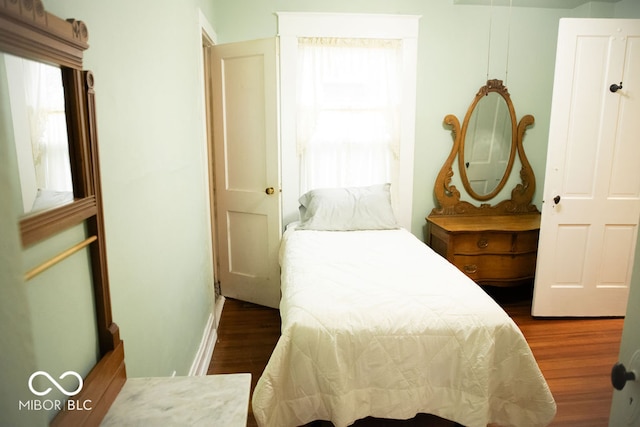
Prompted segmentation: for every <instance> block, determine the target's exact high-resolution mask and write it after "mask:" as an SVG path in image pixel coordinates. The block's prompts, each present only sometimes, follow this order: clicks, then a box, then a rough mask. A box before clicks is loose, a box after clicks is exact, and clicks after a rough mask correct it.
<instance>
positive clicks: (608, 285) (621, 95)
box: [532, 19, 640, 316]
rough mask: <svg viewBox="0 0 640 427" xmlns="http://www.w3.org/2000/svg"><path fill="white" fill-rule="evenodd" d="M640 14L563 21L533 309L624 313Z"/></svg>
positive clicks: (638, 154)
mask: <svg viewBox="0 0 640 427" xmlns="http://www.w3.org/2000/svg"><path fill="white" fill-rule="evenodd" d="M639 23H640V21H635V20H609V19H562V20H561V21H560V30H559V35H558V50H557V59H556V74H555V80H554V93H553V100H552V108H551V123H550V129H549V147H548V153H547V169H546V174H545V188H544V194H543V198H544V201H543V206H542V220H541V229H540V244H539V250H538V263H537V271H536V281H535V288H534V301H533V307H532V313H533V315H536V316H622V315H624V313H625V310H626V301H627V294H628V291H629V282H630V275H631V269H632V267H633V262H632V261H633V256H634V251H635V245H636V235H637V228H638V219H639V217H640V192H639V191H638V189H640V184H639V182H640V168H638V167H637V165H634V163H636V162H637V159H638V158H640V147H638V145H639V144H637V135H638V134H639V131H640V129H639V128H638V124H637V122H638V119H637V117H640V116H639V115H638V114H639V113H640V111H639V110H638V109H639V108H640V104H639V102H638V98H637V95H635V94H637V93H638V91H640V74H639V73H638V71H640V70H638V63H639V62H640V61H639V60H638V58H636V57H637V56H638V47H637V46H638V35H640V25H639ZM620 82H623V84H622V86H623V88H622V89H620V90H618V91H611V90H610V86H611V85H612V84H613V83H616V84H619V83H620ZM632 117H634V118H632ZM631 159H633V160H631ZM556 196H560V198H559V199H558V200H557V201H555V200H554V198H556Z"/></svg>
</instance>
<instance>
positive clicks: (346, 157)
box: [296, 38, 402, 192]
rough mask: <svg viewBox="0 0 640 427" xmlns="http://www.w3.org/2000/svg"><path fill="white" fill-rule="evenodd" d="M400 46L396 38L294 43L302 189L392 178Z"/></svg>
mask: <svg viewBox="0 0 640 427" xmlns="http://www.w3.org/2000/svg"><path fill="white" fill-rule="evenodd" d="M401 47H402V43H401V41H400V40H380V39H344V38H299V39H298V74H297V120H296V122H297V123H296V125H297V147H298V157H299V158H300V191H301V192H305V191H307V190H311V189H313V188H323V187H349V186H363V185H370V184H382V183H386V182H391V181H393V177H394V176H395V175H396V173H397V169H398V153H399V145H400V127H399V117H400V102H401V97H402V93H401V91H400V88H401V80H400V75H401V64H402V63H401V59H402V56H401V52H402V51H401Z"/></svg>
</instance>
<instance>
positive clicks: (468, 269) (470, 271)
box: [463, 264, 478, 274]
mask: <svg viewBox="0 0 640 427" xmlns="http://www.w3.org/2000/svg"><path fill="white" fill-rule="evenodd" d="M463 268H464V272H465V273H467V274H473V273H477V272H478V266H477V265H476V264H467V265H465V266H464V267H463Z"/></svg>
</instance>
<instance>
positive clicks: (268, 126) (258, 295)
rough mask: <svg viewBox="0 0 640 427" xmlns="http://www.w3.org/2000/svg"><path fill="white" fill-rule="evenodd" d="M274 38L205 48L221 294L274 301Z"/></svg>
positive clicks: (276, 146)
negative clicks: (209, 58)
mask: <svg viewBox="0 0 640 427" xmlns="http://www.w3.org/2000/svg"><path fill="white" fill-rule="evenodd" d="M276 46H277V40H276V39H275V38H270V39H263V40H252V41H246V42H239V43H229V44H222V45H216V46H213V48H212V51H213V139H214V140H213V145H214V158H215V159H214V165H213V167H214V170H215V201H216V207H215V211H216V225H217V229H216V234H217V236H218V242H217V246H218V254H219V266H218V267H219V268H218V270H219V271H218V279H219V280H220V287H221V291H222V295H224V296H226V297H231V298H237V299H241V300H244V301H249V302H253V303H256V304H260V305H265V306H268V307H274V308H276V307H278V305H279V303H280V267H279V265H278V248H279V245H280V236H281V229H282V227H281V219H280V218H281V215H280V177H279V175H280V172H279V171H280V164H279V140H278V102H277V89H278V80H277V76H278V74H277V61H276V59H277V56H276Z"/></svg>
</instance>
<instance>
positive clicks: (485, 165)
mask: <svg viewBox="0 0 640 427" xmlns="http://www.w3.org/2000/svg"><path fill="white" fill-rule="evenodd" d="M444 122H445V124H447V125H448V126H451V128H452V135H453V146H452V147H451V152H450V154H449V156H448V157H447V159H446V161H445V163H444V165H443V166H442V169H441V170H440V173H439V174H438V176H437V178H436V182H435V188H434V193H435V197H436V200H437V205H438V206H436V207H435V208H434V209H433V210H432V211H431V214H430V215H429V216H428V217H427V218H426V219H427V223H428V225H429V227H428V233H427V244H428V245H429V246H431V247H432V248H433V249H434V250H435V251H436V252H437V253H439V254H440V255H442V256H443V257H445V258H447V259H448V260H449V261H451V263H453V264H454V265H455V266H456V267H458V268H459V269H460V270H461V271H462V272H464V273H465V274H466V275H467V276H469V277H470V278H472V279H473V280H475V281H476V282H477V283H479V284H482V285H491V286H515V285H520V284H525V283H529V284H532V283H533V278H534V275H535V269H536V257H537V249H538V234H539V230H540V212H539V211H538V209H537V208H536V206H535V205H533V204H532V203H531V201H532V199H533V194H534V191H535V176H534V174H533V170H532V169H531V165H530V164H529V161H528V160H527V156H526V154H525V152H524V146H523V141H522V140H523V137H524V133H525V130H526V129H527V127H529V126H531V125H532V124H533V123H534V118H533V116H531V115H525V116H523V117H522V118H521V119H520V121H517V118H516V113H515V109H514V107H513V103H512V102H511V97H510V95H509V92H508V91H507V88H506V87H505V86H504V85H503V83H502V81H501V80H489V81H487V84H486V85H484V86H482V87H481V88H480V90H479V91H478V93H477V94H476V95H475V97H474V99H473V101H472V103H471V105H470V106H469V109H468V110H467V113H466V115H465V118H464V121H463V123H462V126H460V122H459V121H458V119H457V117H456V116H454V115H453V114H450V115H447V116H446V117H445V120H444ZM518 166H519V169H520V170H519V181H518V180H517V179H516V180H514V179H513V178H514V174H515V171H516V170H517V169H518ZM454 178H455V179H456V181H454ZM514 181H515V182H517V183H516V184H515V185H514V187H513V188H512V189H511V194H510V197H509V198H502V197H501V195H503V194H505V192H508V190H509V186H510V185H512V184H511V183H513V182H514ZM456 184H459V185H460V186H461V188H460V190H459V189H458V187H457V186H456ZM462 194H464V196H463V195H462ZM465 199H466V200H465Z"/></svg>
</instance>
